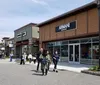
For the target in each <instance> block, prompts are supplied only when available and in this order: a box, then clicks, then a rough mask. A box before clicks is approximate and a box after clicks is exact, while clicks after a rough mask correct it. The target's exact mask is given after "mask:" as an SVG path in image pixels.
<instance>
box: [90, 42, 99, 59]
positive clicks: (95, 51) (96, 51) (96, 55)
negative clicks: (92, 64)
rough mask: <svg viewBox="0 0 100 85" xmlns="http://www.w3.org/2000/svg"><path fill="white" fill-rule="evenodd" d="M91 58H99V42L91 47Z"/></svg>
mask: <svg viewBox="0 0 100 85" xmlns="http://www.w3.org/2000/svg"><path fill="white" fill-rule="evenodd" d="M92 51H93V59H99V43H94V44H93V47H92Z"/></svg>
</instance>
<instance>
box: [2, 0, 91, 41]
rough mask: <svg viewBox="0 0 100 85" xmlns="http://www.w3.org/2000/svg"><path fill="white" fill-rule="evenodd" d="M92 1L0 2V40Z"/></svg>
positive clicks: (41, 0) (11, 0) (20, 0)
mask: <svg viewBox="0 0 100 85" xmlns="http://www.w3.org/2000/svg"><path fill="white" fill-rule="evenodd" d="M92 1H93V0H0V40H1V39H2V37H11V38H12V37H14V30H16V29H18V28H20V27H22V26H24V25H26V24H28V23H31V22H32V23H41V22H43V21H46V20H48V19H50V18H53V17H56V16H58V15H60V14H63V13H65V12H68V11H71V10H73V9H75V8H78V7H80V6H82V5H85V4H87V3H89V2H92Z"/></svg>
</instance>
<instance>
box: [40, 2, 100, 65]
mask: <svg viewBox="0 0 100 85" xmlns="http://www.w3.org/2000/svg"><path fill="white" fill-rule="evenodd" d="M38 26H39V33H40V40H39V41H40V44H39V45H40V48H41V47H43V48H45V49H48V50H50V52H51V55H52V54H53V53H54V51H55V50H57V51H58V53H59V56H60V60H61V61H65V62H68V63H76V64H98V57H99V53H98V50H99V38H98V10H97V6H96V4H95V3H94V2H92V3H89V4H87V5H84V6H82V7H80V8H77V9H74V10H72V11H69V12H67V13H65V14H62V15H60V16H57V17H55V18H52V19H50V20H47V21H45V22H42V23H40V24H38Z"/></svg>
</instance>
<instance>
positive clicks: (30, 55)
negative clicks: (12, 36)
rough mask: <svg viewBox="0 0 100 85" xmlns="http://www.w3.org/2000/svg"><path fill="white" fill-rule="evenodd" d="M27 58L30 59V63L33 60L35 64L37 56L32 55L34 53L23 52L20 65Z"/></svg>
mask: <svg viewBox="0 0 100 85" xmlns="http://www.w3.org/2000/svg"><path fill="white" fill-rule="evenodd" d="M26 60H28V61H29V63H31V62H32V61H33V62H34V64H35V63H36V57H35V56H32V54H31V53H30V54H29V55H28V56H27V54H26V53H23V54H22V56H21V61H20V65H22V64H23V65H24V64H25V62H26Z"/></svg>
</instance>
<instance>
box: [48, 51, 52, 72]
mask: <svg viewBox="0 0 100 85" xmlns="http://www.w3.org/2000/svg"><path fill="white" fill-rule="evenodd" d="M47 58H48V71H49V68H50V64H51V62H52V58H51V55H50V53H49V51H48V50H47Z"/></svg>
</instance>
